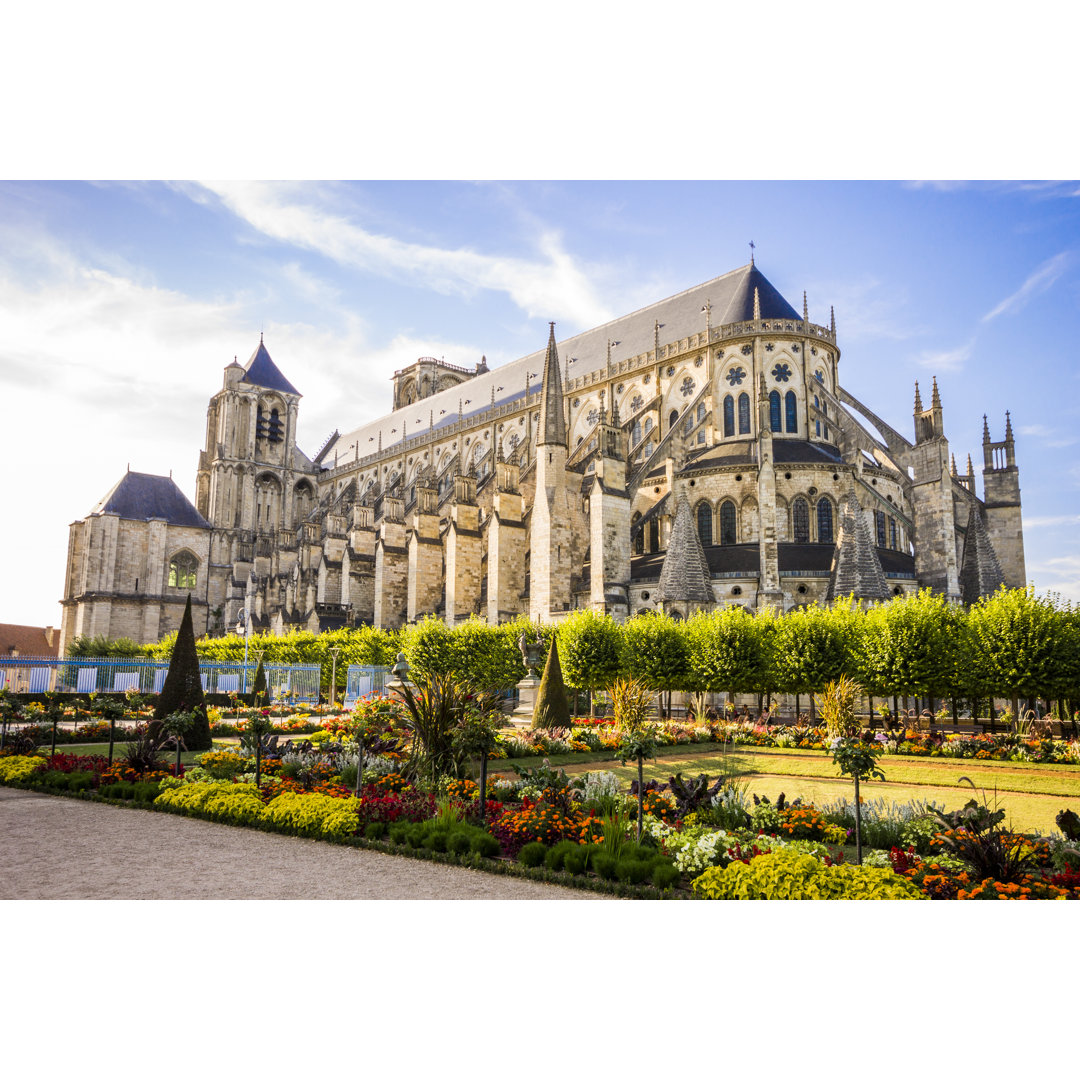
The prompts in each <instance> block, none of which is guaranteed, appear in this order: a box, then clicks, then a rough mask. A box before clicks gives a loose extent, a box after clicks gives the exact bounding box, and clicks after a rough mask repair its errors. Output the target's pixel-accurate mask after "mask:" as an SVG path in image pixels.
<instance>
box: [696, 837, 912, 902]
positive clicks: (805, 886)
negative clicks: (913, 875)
mask: <svg viewBox="0 0 1080 1080" xmlns="http://www.w3.org/2000/svg"><path fill="white" fill-rule="evenodd" d="M691 889H692V890H693V894H694V896H695V897H696V898H697V899H699V900H924V899H926V898H925V896H924V895H923V894H922V892H921V891H920V890H919V889H918V887H917V886H915V885H913V884H912V883H911V882H910V881H908V880H907V879H906V878H903V877H901V876H900V875H899V874H894V873H893V872H892V870H886V869H881V868H877V867H870V866H850V865H846V864H842V865H840V866H826V865H825V864H824V863H823V862H822V861H821V860H819V859H815V858H814V857H813V856H811V855H803V854H800V853H799V852H796V851H790V850H787V849H784V848H781V849H780V850H778V851H775V852H773V853H772V854H771V855H757V856H755V857H754V858H753V859H751V860H750V862H749V863H742V862H733V863H730V864H729V865H728V866H726V867H723V868H722V869H721V868H720V867H711V868H710V869H708V870H706V871H705V872H704V873H703V874H702V875H701V876H700V877H696V878H695V879H694V880H693V882H692V883H691Z"/></svg>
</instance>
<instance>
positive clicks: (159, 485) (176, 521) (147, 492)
mask: <svg viewBox="0 0 1080 1080" xmlns="http://www.w3.org/2000/svg"><path fill="white" fill-rule="evenodd" d="M90 513H91V514H106V513H107V514H119V515H120V517H122V518H126V519H127V520H128V521H149V520H150V519H151V518H164V519H165V520H166V521H167V522H168V523H169V524H170V525H186V526H189V527H191V528H196V529H209V528H210V522H208V521H207V520H206V518H204V517H203V516H202V514H200V513H199V511H198V510H196V509H195V507H194V506H192V505H191V502H190V501H189V499H188V497H187V496H186V495H185V494H184V493H183V492H182V491H181V490H180V489H179V488H178V487H177V486H176V484H175V483H174V482H173V478H172V477H171V476H152V475H150V474H149V473H138V472H128V473H125V474H124V475H123V476H122V477H121V478H120V481H119V482H118V483H117V484H116V486H115V487H113V489H112V490H111V491H110V492H109V493H108V494H107V495H106V496H105V497H104V498H103V499H102V500H101V501H100V502H99V503H98V504H97V506H95V507H94V509H93V510H91V511H90Z"/></svg>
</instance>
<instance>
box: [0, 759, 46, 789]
mask: <svg viewBox="0 0 1080 1080" xmlns="http://www.w3.org/2000/svg"><path fill="white" fill-rule="evenodd" d="M44 767H45V759H44V758H40V757H35V756H31V755H26V756H23V755H18V754H15V755H12V756H11V757H0V784H10V783H22V782H23V781H26V780H29V779H30V777H31V776H33V775H34V773H36V772H37V771H38V770H39V769H43V768H44Z"/></svg>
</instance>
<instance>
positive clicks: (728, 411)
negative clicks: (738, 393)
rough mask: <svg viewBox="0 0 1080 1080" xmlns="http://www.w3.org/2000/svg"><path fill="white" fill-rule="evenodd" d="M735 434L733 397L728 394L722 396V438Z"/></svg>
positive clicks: (728, 437)
mask: <svg viewBox="0 0 1080 1080" xmlns="http://www.w3.org/2000/svg"><path fill="white" fill-rule="evenodd" d="M734 434H735V399H734V398H733V397H732V396H731V395H730V394H728V395H727V396H726V397H725V398H724V438H725V439H730V438H731V436H732V435H734Z"/></svg>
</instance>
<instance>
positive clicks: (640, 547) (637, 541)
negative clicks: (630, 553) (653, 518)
mask: <svg viewBox="0 0 1080 1080" xmlns="http://www.w3.org/2000/svg"><path fill="white" fill-rule="evenodd" d="M640 520H641V514H640V513H636V514H635V515H634V520H633V521H631V522H630V526H631V528H633V526H634V525H636V524H637V523H638V522H639V521H640ZM634 554H635V555H644V554H645V530H644V529H640V528H639V529H638V531H637V532H636V533H634Z"/></svg>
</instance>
